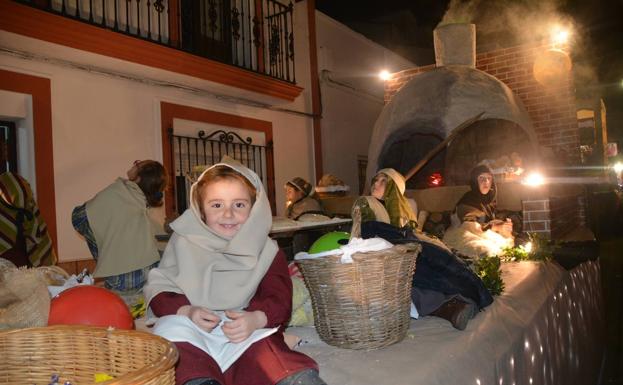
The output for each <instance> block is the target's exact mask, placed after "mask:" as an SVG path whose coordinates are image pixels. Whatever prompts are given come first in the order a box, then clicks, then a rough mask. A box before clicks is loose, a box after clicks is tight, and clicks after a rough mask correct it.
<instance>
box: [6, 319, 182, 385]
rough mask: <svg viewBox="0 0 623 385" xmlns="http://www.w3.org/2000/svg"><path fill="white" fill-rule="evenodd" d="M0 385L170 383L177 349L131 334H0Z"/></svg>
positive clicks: (89, 330) (85, 329) (83, 330)
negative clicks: (101, 378)
mask: <svg viewBox="0 0 623 385" xmlns="http://www.w3.org/2000/svg"><path fill="white" fill-rule="evenodd" d="M0 357H2V359H1V360H0V384H29V385H31V384H37V385H46V384H49V383H50V378H51V376H52V375H53V374H58V375H59V376H60V381H59V382H60V383H61V384H62V383H64V382H65V381H70V382H71V383H72V385H81V384H93V383H94V374H95V373H105V374H108V375H110V376H112V377H114V379H113V380H109V381H106V382H102V383H100V384H106V385H112V384H114V385H130V384H154V385H155V384H157V385H161V384H174V383H175V372H174V370H175V369H174V367H173V366H174V365H175V362H176V361H177V357H178V356H177V350H176V349H175V346H174V345H173V344H172V343H170V342H168V341H167V340H165V339H163V338H161V337H158V336H156V335H153V334H149V333H145V332H139V331H135V330H112V329H111V330H108V329H106V328H100V327H94V326H73V325H72V326H68V325H64V326H49V327H43V328H29V329H16V330H10V331H4V332H0Z"/></svg>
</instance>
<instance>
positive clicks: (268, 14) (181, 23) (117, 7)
mask: <svg viewBox="0 0 623 385" xmlns="http://www.w3.org/2000/svg"><path fill="white" fill-rule="evenodd" d="M14 1H17V2H19V3H23V4H28V5H31V6H33V7H36V8H40V9H43V10H46V11H49V12H52V13H55V14H58V15H61V16H64V17H68V18H71V19H75V20H79V21H82V22H85V23H89V24H92V25H95V26H98V27H101V28H106V29H110V30H113V31H115V32H119V33H123V34H126V35H131V36H134V37H137V38H141V39H145V40H148V41H151V42H155V43H158V44H163V45H166V46H168V47H171V48H175V49H180V50H183V51H186V52H189V53H192V54H195V55H198V56H202V57H205V58H208V59H212V60H217V61H220V62H223V63H226V64H230V65H234V66H237V67H241V68H244V69H247V70H251V71H254V72H258V73H261V74H264V75H268V76H271V77H274V78H277V79H280V80H285V81H288V82H290V83H296V77H295V74H294V70H295V67H294V23H293V17H292V15H293V8H294V7H293V5H292V2H290V3H288V4H287V5H286V4H282V3H281V2H279V1H276V0H14ZM42 28H44V26H42Z"/></svg>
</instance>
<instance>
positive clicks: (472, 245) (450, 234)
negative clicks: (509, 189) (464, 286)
mask: <svg viewBox="0 0 623 385" xmlns="http://www.w3.org/2000/svg"><path fill="white" fill-rule="evenodd" d="M470 188H471V190H470V191H468V192H466V193H465V195H463V197H462V198H461V199H460V200H459V202H458V203H457V204H456V216H454V221H453V224H452V226H451V227H450V228H449V229H448V230H447V231H446V233H445V235H444V238H443V241H444V242H445V243H446V244H447V245H448V246H450V247H451V248H453V249H456V250H457V251H458V252H460V253H461V254H463V255H466V256H468V257H472V258H478V257H480V256H481V255H489V256H490V255H500V254H501V253H502V250H503V249H504V248H505V247H512V246H513V245H514V238H513V223H512V222H511V220H510V219H508V218H507V219H505V220H502V219H498V218H497V217H496V214H497V212H496V209H497V186H496V184H495V180H494V179H493V173H492V172H491V169H489V167H487V166H485V165H479V166H476V167H474V169H472V171H471V173H470Z"/></svg>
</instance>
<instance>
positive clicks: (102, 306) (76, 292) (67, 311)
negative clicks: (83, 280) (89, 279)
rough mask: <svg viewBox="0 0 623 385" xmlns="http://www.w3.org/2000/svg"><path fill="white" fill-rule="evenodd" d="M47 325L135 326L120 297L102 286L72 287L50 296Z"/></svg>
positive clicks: (131, 327)
mask: <svg viewBox="0 0 623 385" xmlns="http://www.w3.org/2000/svg"><path fill="white" fill-rule="evenodd" d="M48 325H93V326H105V327H106V326H112V327H115V328H117V329H134V320H133V319H132V314H130V310H129V309H128V306H127V305H126V304H125V302H123V300H122V299H121V297H119V296H118V295H117V294H115V293H113V292H112V291H110V290H107V289H104V288H102V287H97V286H91V285H85V286H74V287H72V288H71V289H67V290H65V291H63V292H62V293H60V294H59V295H58V296H56V297H54V298H52V302H51V303H50V316H49V318H48Z"/></svg>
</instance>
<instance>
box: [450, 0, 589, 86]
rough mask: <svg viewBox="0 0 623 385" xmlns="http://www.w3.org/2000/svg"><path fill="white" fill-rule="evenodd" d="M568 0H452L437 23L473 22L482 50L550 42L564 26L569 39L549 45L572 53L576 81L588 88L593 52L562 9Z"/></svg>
mask: <svg viewBox="0 0 623 385" xmlns="http://www.w3.org/2000/svg"><path fill="white" fill-rule="evenodd" d="M572 4H573V2H570V1H569V0H495V1H492V0H451V1H450V3H449V4H448V9H447V10H446V13H445V14H444V16H443V18H442V20H441V22H440V23H439V25H438V26H441V25H444V24H451V23H474V24H476V31H477V45H478V49H479V51H481V52H485V51H488V50H491V49H497V48H505V47H512V46H514V45H518V44H524V43H528V44H529V43H535V44H551V43H552V35H553V33H554V31H556V30H557V31H561V30H566V31H568V33H569V35H568V36H569V40H568V42H567V43H566V44H564V45H559V46H557V45H555V44H554V45H552V47H553V48H561V49H562V50H564V51H566V52H568V53H570V54H571V56H572V58H573V68H574V74H575V80H576V85H577V86H579V87H580V88H587V89H590V88H591V87H594V86H593V85H594V84H596V83H598V81H597V79H598V76H597V75H596V71H595V69H594V64H592V60H591V58H592V57H593V56H594V55H595V52H594V47H593V46H594V45H593V44H590V42H589V41H588V39H585V38H583V37H584V36H588V35H589V34H588V31H587V29H586V27H584V26H582V25H581V24H580V23H579V22H577V21H576V20H574V18H573V17H571V16H570V15H569V14H567V13H565V8H569V5H572Z"/></svg>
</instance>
